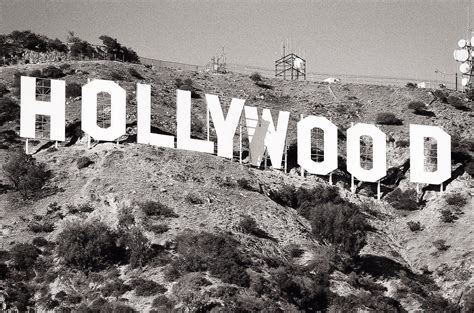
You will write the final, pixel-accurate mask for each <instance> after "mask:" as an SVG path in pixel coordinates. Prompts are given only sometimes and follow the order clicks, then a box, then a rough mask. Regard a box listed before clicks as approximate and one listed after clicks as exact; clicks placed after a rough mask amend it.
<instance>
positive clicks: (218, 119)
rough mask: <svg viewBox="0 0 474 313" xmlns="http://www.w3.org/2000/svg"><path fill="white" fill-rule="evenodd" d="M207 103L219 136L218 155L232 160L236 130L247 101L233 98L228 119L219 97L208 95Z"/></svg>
mask: <svg viewBox="0 0 474 313" xmlns="http://www.w3.org/2000/svg"><path fill="white" fill-rule="evenodd" d="M206 101H207V106H208V108H209V112H210V113H211V117H212V123H213V124H214V129H215V130H216V134H217V155H218V156H221V157H225V158H229V159H232V157H233V154H234V153H233V152H234V135H235V130H236V128H237V125H239V120H240V115H241V114H242V109H243V107H244V103H245V100H242V99H236V98H232V102H231V103H230V107H229V111H228V112H227V117H226V118H224V113H222V107H221V104H220V102H219V97H218V96H215V95H207V94H206Z"/></svg>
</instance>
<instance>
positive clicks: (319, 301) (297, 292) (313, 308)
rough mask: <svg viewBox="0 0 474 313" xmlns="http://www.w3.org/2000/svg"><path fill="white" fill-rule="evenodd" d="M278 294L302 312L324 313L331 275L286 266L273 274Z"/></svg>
mask: <svg viewBox="0 0 474 313" xmlns="http://www.w3.org/2000/svg"><path fill="white" fill-rule="evenodd" d="M271 276H272V277H273V279H274V280H275V284H276V289H277V292H278V293H279V294H280V296H281V297H282V298H284V299H286V300H287V301H288V302H289V303H291V304H293V305H295V306H296V307H297V308H298V311H299V312H300V311H301V312H324V311H326V310H325V308H326V307H327V305H328V301H329V295H330V291H329V275H328V273H326V272H320V271H313V273H311V271H310V270H309V269H307V268H304V267H300V266H294V265H284V266H280V267H279V268H277V269H276V270H273V271H272V272H271Z"/></svg>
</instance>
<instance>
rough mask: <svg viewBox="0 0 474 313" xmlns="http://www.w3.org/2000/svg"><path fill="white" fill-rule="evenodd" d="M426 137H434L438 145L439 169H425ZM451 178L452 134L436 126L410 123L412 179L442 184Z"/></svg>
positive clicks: (417, 181) (412, 180)
mask: <svg viewBox="0 0 474 313" xmlns="http://www.w3.org/2000/svg"><path fill="white" fill-rule="evenodd" d="M425 138H434V139H435V140H436V145H437V155H436V159H437V161H438V162H437V169H436V171H435V172H426V171H425V164H424V163H425V155H424V151H425V144H424V140H425ZM449 178H451V136H449V135H448V134H447V133H446V132H445V131H443V130H442V129H441V128H439V127H436V126H424V125H410V181H411V182H413V183H424V184H441V183H443V182H444V181H446V180H448V179H449Z"/></svg>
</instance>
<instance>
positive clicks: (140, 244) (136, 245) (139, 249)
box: [121, 227, 151, 268]
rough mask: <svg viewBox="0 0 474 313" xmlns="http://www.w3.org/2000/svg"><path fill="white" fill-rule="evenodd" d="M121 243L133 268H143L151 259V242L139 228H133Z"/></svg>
mask: <svg viewBox="0 0 474 313" xmlns="http://www.w3.org/2000/svg"><path fill="white" fill-rule="evenodd" d="M121 241H122V244H123V246H124V247H125V250H126V251H127V254H126V255H127V259H128V262H129V263H130V266H131V267H132V268H137V267H140V268H141V267H143V266H144V265H145V264H146V263H147V262H148V260H149V259H150V258H151V250H150V241H149V240H148V238H147V237H146V236H145V235H144V234H143V233H142V231H141V230H140V229H139V228H137V227H133V228H132V229H130V230H128V231H126V232H125V233H124V235H123V236H122V238H121Z"/></svg>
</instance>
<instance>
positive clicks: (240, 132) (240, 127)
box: [239, 117, 242, 164]
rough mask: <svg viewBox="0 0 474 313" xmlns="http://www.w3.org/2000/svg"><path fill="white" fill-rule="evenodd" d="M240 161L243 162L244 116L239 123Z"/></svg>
mask: <svg viewBox="0 0 474 313" xmlns="http://www.w3.org/2000/svg"><path fill="white" fill-rule="evenodd" d="M239 163H240V164H242V117H240V123H239Z"/></svg>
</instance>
